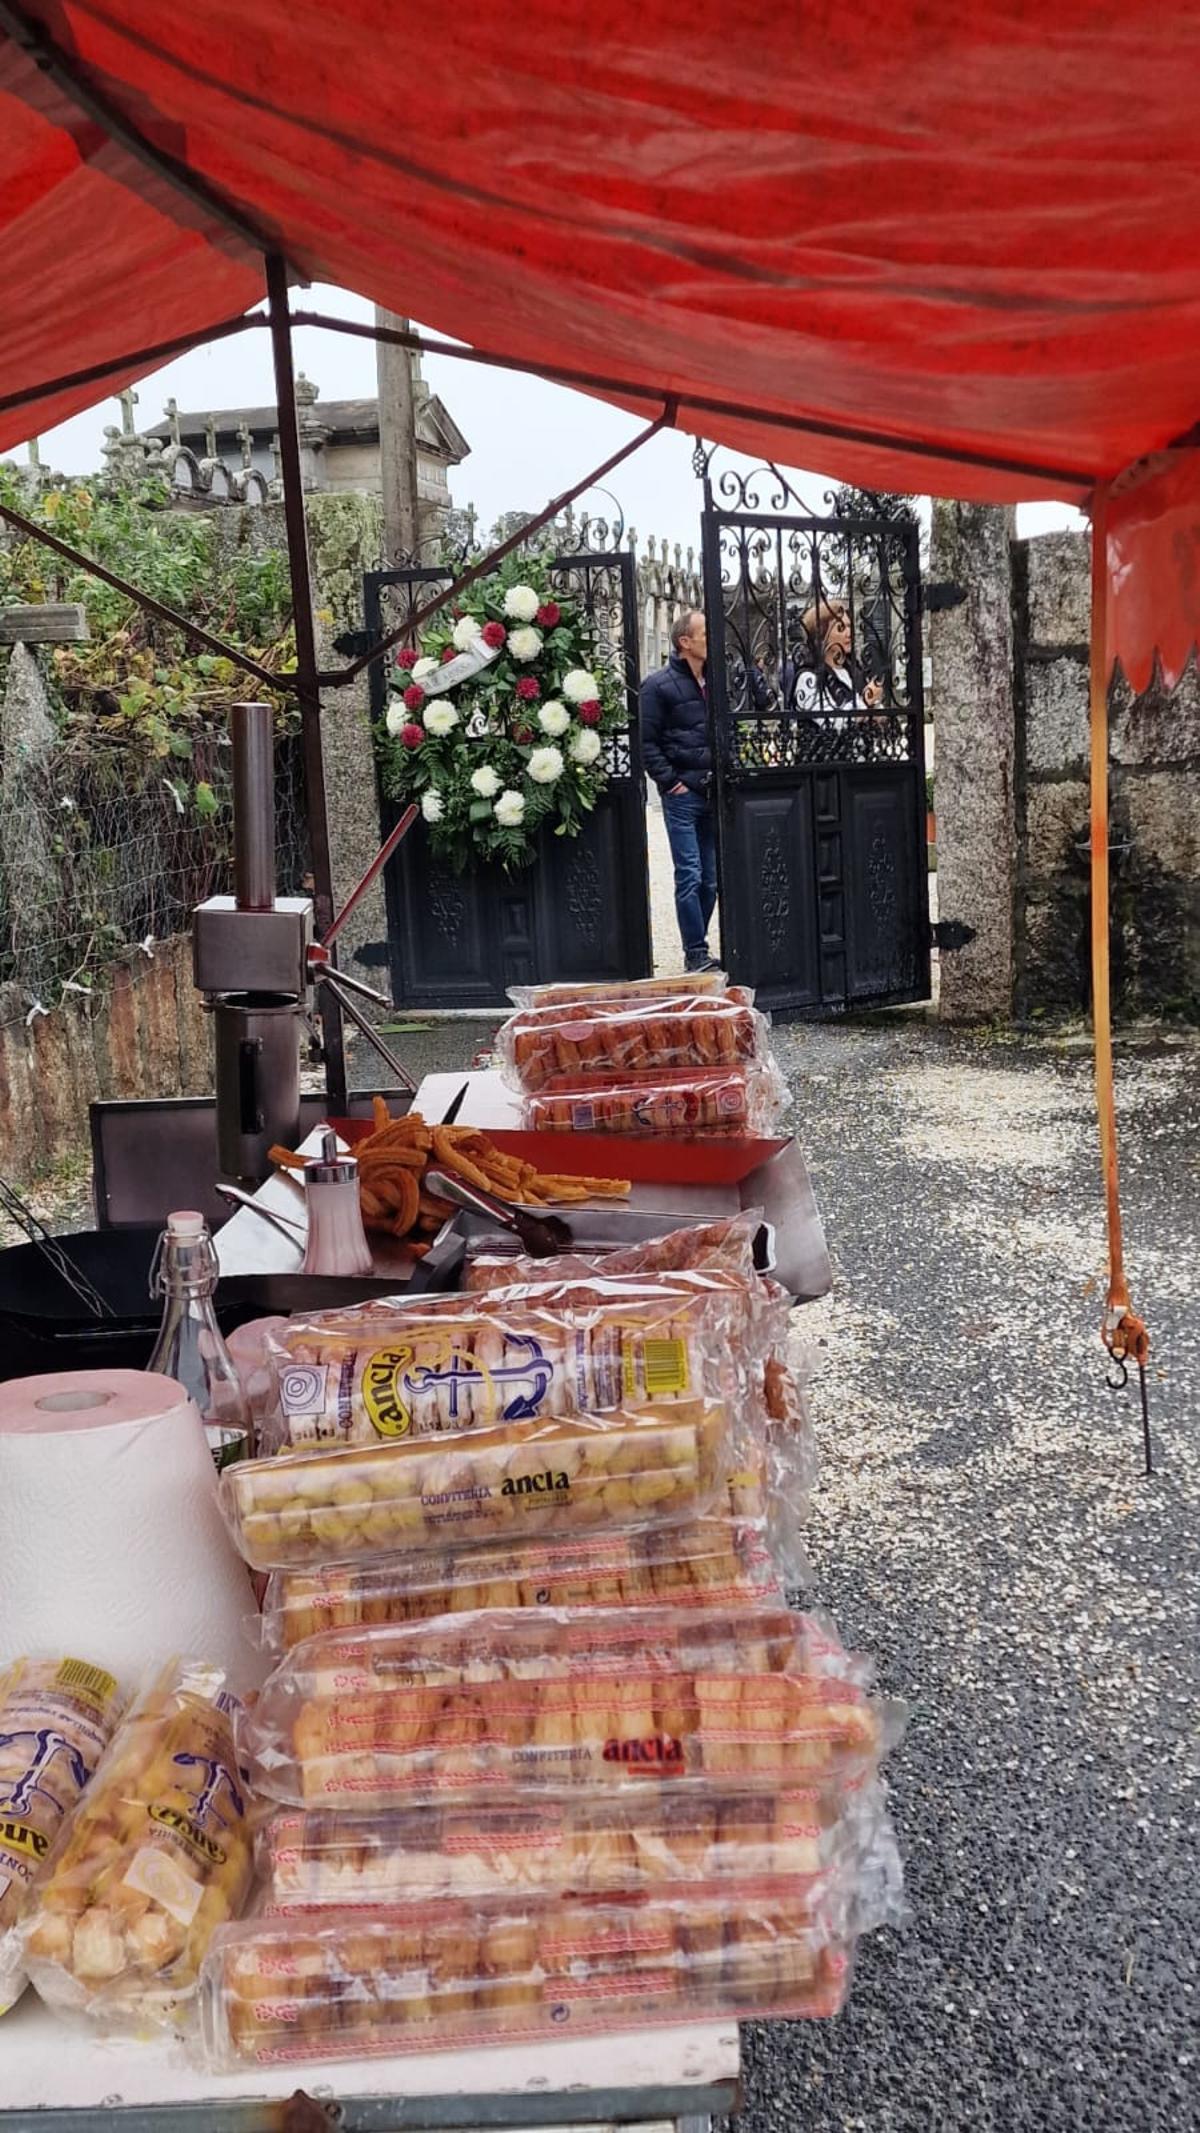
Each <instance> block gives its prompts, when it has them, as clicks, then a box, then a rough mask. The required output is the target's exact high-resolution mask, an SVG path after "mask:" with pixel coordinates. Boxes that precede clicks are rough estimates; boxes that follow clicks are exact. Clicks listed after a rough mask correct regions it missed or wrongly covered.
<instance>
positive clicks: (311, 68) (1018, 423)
mask: <svg viewBox="0 0 1200 2133" xmlns="http://www.w3.org/2000/svg"><path fill="white" fill-rule="evenodd" d="M4 22H6V23H7V24H8V26H9V29H10V32H11V34H10V36H9V39H8V40H7V41H6V42H5V43H4V44H3V45H0V260H2V262H3V272H4V282H5V302H4V305H3V314H2V317H0V396H3V395H4V394H6V393H10V392H14V391H18V390H21V389H23V388H28V387H29V386H31V385H35V384H37V383H38V382H39V380H48V379H51V378H54V377H57V376H61V375H63V374H66V373H69V372H71V371H73V370H75V369H77V368H81V367H83V366H85V365H87V364H89V363H94V362H98V361H101V360H103V359H105V358H106V357H111V356H117V355H120V354H122V353H123V352H125V351H129V350H133V349H136V348H139V347H142V346H146V345H149V344H151V343H154V342H157V341H160V340H162V339H164V338H165V337H167V336H169V335H172V334H176V333H181V332H185V331H188V330H190V329H193V328H200V327H203V326H205V325H211V324H213V323H215V322H217V321H219V320H222V319H225V318H226V317H228V316H230V315H231V314H232V313H236V312H237V311H239V310H240V309H242V308H244V307H245V306H246V305H248V304H250V303H251V302H252V301H253V300H254V299H255V298H257V297H258V296H259V295H260V294H261V292H262V287H263V277H262V269H261V263H260V261H259V260H258V259H257V257H256V256H255V252H254V249H253V244H254V240H255V238H256V237H261V240H262V242H263V243H264V244H269V245H271V246H273V247H276V248H278V249H280V250H282V251H283V252H284V253H285V254H286V255H287V257H288V258H289V260H290V261H291V262H292V263H293V265H294V266H295V267H297V268H298V269H300V270H301V271H302V272H303V273H305V274H306V275H308V276H310V277H312V278H313V279H319V280H323V281H331V282H337V283H340V284H342V285H343V286H345V287H347V288H350V289H355V290H358V291H360V292H362V293H363V294H364V295H366V296H369V297H373V298H375V299H377V300H378V301H380V302H382V303H384V304H386V305H388V306H389V307H391V308H393V309H396V310H399V311H402V312H404V313H406V314H408V315H415V316H417V317H419V318H421V319H423V320H424V321H425V322H426V323H427V324H429V325H431V326H433V327H436V328H439V329H441V330H442V331H444V332H446V333H449V334H453V335H455V336H457V337H460V338H463V339H466V340H470V341H473V342H475V343H476V344H478V345H480V346H486V347H491V348H494V349H497V350H500V351H503V352H504V353H506V354H509V355H512V356H515V357H518V358H520V359H522V360H523V361H525V362H527V363H528V365H529V367H530V368H533V369H536V368H537V367H538V365H539V363H551V364H560V365H564V366H567V367H570V368H573V369H577V370H578V369H582V370H587V371H592V372H596V373H601V374H603V375H604V376H606V377H609V378H615V379H618V380H623V381H628V382H629V383H630V384H631V385H633V386H634V387H638V388H640V387H643V386H644V393H645V396H644V399H643V398H641V397H640V396H639V395H637V394H630V393H628V392H613V393H611V394H610V395H609V397H612V398H615V399H617V400H619V401H620V402H621V403H622V404H626V405H632V406H637V407H638V409H639V411H640V410H641V409H642V408H646V409H650V410H653V409H655V408H656V407H657V406H658V405H660V404H661V395H662V393H663V390H664V389H666V390H668V391H670V392H672V393H675V394H678V395H679V396H680V399H681V406H680V413H679V422H680V425H681V427H686V428H689V429H697V430H702V431H704V432H705V433H706V434H707V435H708V436H710V437H711V436H715V437H718V438H720V439H721V440H722V441H724V442H726V443H729V444H732V445H737V446H741V447H744V448H745V449H747V450H750V451H754V452H759V453H764V454H769V455H771V456H772V457H775V458H779V459H783V460H785V461H787V462H789V463H790V464H796V463H798V462H799V463H802V464H803V463H805V462H809V463H813V462H815V463H816V464H818V465H819V466H820V467H821V468H823V469H824V470H827V471H828V472H829V473H831V474H836V475H840V476H844V477H847V478H849V479H852V480H855V481H858V482H863V483H866V484H868V485H871V486H877V487H879V486H882V487H888V488H900V489H909V490H912V489H928V490H933V491H934V492H940V493H945V494H951V495H955V494H957V495H961V496H969V497H977V498H981V499H991V500H996V501H1004V500H1010V499H1014V498H1018V497H1027V496H1033V495H1039V494H1040V495H1046V494H1058V495H1074V496H1082V495H1083V494H1084V493H1085V492H1086V491H1087V489H1088V487H1089V485H1090V484H1091V483H1092V481H1093V480H1094V479H1095V478H1096V477H1098V476H1108V475H1112V474H1115V473H1116V472H1117V471H1118V470H1119V469H1120V468H1122V467H1124V466H1125V465H1127V463H1128V462H1129V461H1130V460H1132V459H1134V458H1136V457H1138V456H1139V455H1141V454H1142V453H1144V452H1146V451H1148V450H1150V449H1152V448H1154V447H1157V446H1161V445H1163V444H1165V443H1166V442H1167V441H1169V440H1170V439H1171V438H1173V437H1175V436H1176V435H1178V434H1179V433H1180V432H1181V431H1184V430H1187V429H1188V428H1189V427H1190V426H1191V424H1192V423H1193V422H1194V421H1195V420H1196V418H1197V416H1198V415H1200V361H1198V353H1200V276H1198V275H1197V270H1196V262H1197V257H1198V256H1200V127H1198V126H1197V123H1196V116H1195V83H1196V81H1197V79H1198V78H1200V66H1198V62H1200V10H1198V9H1197V8H1196V7H1195V5H1193V4H1188V0H1160V4H1158V5H1157V6H1154V7H1147V6H1146V4H1145V0H1052V4H1051V5H1049V6H1047V5H1046V0H928V4H926V5H924V6H921V7H914V6H912V5H911V4H909V5H893V4H890V0H856V4H852V5H850V6H847V5H845V4H844V0H805V4H804V6H803V7H801V6H800V5H798V4H793V5H791V6H789V5H786V4H784V5H781V4H780V0H695V4H694V5H693V6H692V7H691V8H689V9H687V10H685V11H684V12H683V13H682V14H681V13H680V11H679V9H678V8H677V7H674V6H671V7H668V6H666V5H664V4H663V0H607V4H605V5H598V4H595V0H522V4H521V5H519V6H513V5H511V4H510V5H501V4H499V0H490V4H489V0H458V4H457V5H456V6H454V7H452V8H445V9H441V10H439V9H436V8H427V7H421V8H417V7H414V6H411V5H409V6H398V5H397V4H396V0H319V4H318V0H238V4H236V5H235V4H233V0H188V4H187V5H186V6H181V7H178V8H175V9H169V8H166V7H164V6H163V4H162V0H104V4H96V5H86V6H85V5H80V4H75V0H65V4H53V0H31V4H29V5H24V6H22V7H21V8H19V9H17V10H13V9H11V8H9V7H8V6H7V5H6V0H0V23H4ZM22 22H23V23H24V24H25V25H30V24H32V25H35V26H36V27H37V28H38V29H40V30H41V31H42V32H43V33H44V34H45V35H46V36H47V37H48V38H49V39H51V40H52V42H53V45H54V46H55V48H56V49H57V51H58V52H60V53H61V54H63V55H65V57H66V58H67V60H68V63H69V65H70V67H71V68H72V69H73V70H74V71H75V74H76V76H77V78H78V79H79V80H80V81H82V82H83V83H84V84H85V85H87V86H89V87H90V88H91V89H93V90H94V91H97V92H99V93H100V94H101V95H102V96H103V97H104V98H105V99H107V100H108V102H109V103H110V104H111V105H112V106H113V107H115V108H116V110H117V111H118V112H119V113H121V114H124V116H125V117H126V119H127V120H128V121H129V122H130V124H131V125H132V126H133V127H135V128H136V129H137V130H138V131H139V132H140V133H141V134H142V135H143V136H144V137H145V139H147V140H149V141H151V142H153V143H154V144H155V146H156V147H157V148H159V149H160V150H162V151H165V152H166V153H167V154H168V155H170V156H171V157H173V158H175V159H176V160H177V162H178V163H179V164H181V165H183V166H186V168H187V170H188V171H189V172H191V173H194V174H196V176H197V177H199V178H201V179H203V180H204V181H205V182H206V183H207V185H208V186H209V187H210V188H211V190H212V192H213V194H214V195H215V196H216V197H217V199H218V200H219V201H220V202H222V203H224V204H225V205H226V206H228V207H229V208H231V209H232V210H234V211H235V212H236V215H237V216H238V217H239V218H241V221H242V223H243V225H244V228H243V234H242V236H241V237H239V236H238V235H236V234H234V233H233V232H232V231H231V230H230V229H228V228H227V227H225V226H224V224H223V223H222V221H221V220H220V219H219V217H218V216H217V215H216V214H215V213H207V212H205V211H204V210H202V209H200V208H197V207H196V206H195V205H190V204H189V203H188V202H187V201H186V200H185V198H184V197H183V195H182V194H180V193H177V192H174V191H173V190H172V188H171V186H170V185H169V183H167V182H166V181H165V180H163V179H161V178H154V177H152V176H151V175H150V173H149V172H148V171H147V170H146V168H145V167H144V166H143V165H141V164H140V163H139V162H138V161H137V160H136V158H135V157H134V156H133V155H132V154H130V153H129V152H127V151H126V150H125V149H121V148H114V147H113V146H112V145H111V144H106V141H105V135H104V133H103V131H102V130H101V127H100V126H99V125H98V124H96V123H94V122H93V121H92V120H90V119H88V118H87V117H85V116H83V115H81V113H80V111H79V108H78V105H77V104H75V105H72V103H71V101H70V100H69V99H68V98H67V97H66V96H65V95H64V94H63V93H62V92H61V89H60V88H59V87H58V86H56V85H55V84H54V83H53V82H51V81H48V80H47V78H46V76H45V75H44V74H39V72H38V71H37V69H36V68H35V66H34V65H33V64H32V63H31V61H30V59H29V57H27V56H26V55H25V54H24V53H23V52H21V51H20V50H19V49H18V46H17V44H16V43H15V42H14V41H13V40H14V38H15V37H17V36H19V35H20V33H21V28H22ZM113 382H114V385H115V384H118V383H121V382H124V381H123V380H120V379H118V380H114V381H113ZM98 389H99V388H98V387H97V386H96V385H90V386H85V387H82V388H78V389H76V390H74V391H69V392H66V393H58V394H55V395H53V396H50V397H43V398H40V399H38V400H36V401H34V402H33V403H32V404H30V405H27V406H25V407H24V408H21V409H16V410H10V411H9V412H8V413H6V414H0V446H3V445H5V444H7V443H12V442H16V441H18V440H19V439H20V438H21V437H22V436H26V435H28V434H29V433H30V432H31V431H37V430H45V429H46V428H48V427H49V426H51V425H52V424H53V423H54V422H56V421H59V420H61V419H62V418H63V417H64V416H66V415H68V414H70V413H71V412H73V411H74V410H75V409H78V408H79V407H82V406H85V405H87V404H89V403H90V402H91V401H93V400H94V399H95V397H96V395H97V391H98ZM106 389H111V388H106ZM697 400H698V401H700V402H706V401H713V400H716V401H723V402H736V403H739V404H740V405H741V406H742V407H744V408H746V409H748V410H753V411H756V412H753V413H746V414H742V415H739V414H737V413H735V412H732V411H727V412H725V413H723V414H722V413H714V412H713V411H712V410H711V409H708V408H705V407H703V406H700V407H697V406H695V404H694V403H695V402H696V401H697ZM689 403H693V404H689ZM804 423H810V424H812V425H814V427H813V428H812V429H811V430H810V431H806V430H805V429H804V428H803V427H800V428H797V427H794V426H793V425H795V424H801V425H802V424H804ZM845 429H850V430H859V431H866V432H870V433H871V435H872V436H873V437H874V438H876V439H878V440H879V442H878V443H873V444H869V445H868V444H863V443H853V442H850V441H847V440H846V439H844V438H843V437H841V436H840V434H839V433H840V432H841V431H842V430H845ZM905 443H908V444H912V443H920V444H923V445H925V446H926V447H928V448H929V450H928V452H927V454H926V455H925V456H917V457H914V456H912V455H911V454H910V453H909V452H906V451H905V450H904V449H903V446H904V444H905ZM981 458H982V459H985V460H996V461H1001V462H1004V463H1006V464H1007V465H1009V466H1011V467H1015V468H1017V469H1028V470H1029V471H1016V472H1004V471H1000V470H997V469H994V468H988V467H984V466H980V465H979V464H977V463H976V462H977V461H978V460H979V459H981ZM1039 468H1041V469H1046V470H1048V471H1047V472H1046V473H1044V474H1039V473H1038V472H1036V471H1034V470H1036V469H1039Z"/></svg>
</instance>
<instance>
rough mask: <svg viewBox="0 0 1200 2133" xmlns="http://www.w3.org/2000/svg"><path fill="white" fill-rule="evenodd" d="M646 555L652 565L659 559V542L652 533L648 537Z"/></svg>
mask: <svg viewBox="0 0 1200 2133" xmlns="http://www.w3.org/2000/svg"><path fill="white" fill-rule="evenodd" d="M646 555H647V558H648V560H649V561H650V562H651V563H653V562H654V561H655V560H656V559H657V555H658V542H657V541H656V539H655V537H654V535H653V534H652V533H648V534H647V535H646Z"/></svg>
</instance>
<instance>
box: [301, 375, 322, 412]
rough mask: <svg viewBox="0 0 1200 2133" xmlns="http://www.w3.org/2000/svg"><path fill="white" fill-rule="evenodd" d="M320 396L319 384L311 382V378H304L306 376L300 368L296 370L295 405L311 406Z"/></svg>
mask: <svg viewBox="0 0 1200 2133" xmlns="http://www.w3.org/2000/svg"><path fill="white" fill-rule="evenodd" d="M320 397H321V388H320V386H319V385H314V384H313V381H312V379H311V378H306V377H305V375H304V372H303V371H302V370H300V371H297V373H296V405H297V407H312V406H313V405H314V404H315V402H316V401H317V400H319V399H320Z"/></svg>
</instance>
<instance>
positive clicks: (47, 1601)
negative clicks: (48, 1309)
mask: <svg viewBox="0 0 1200 2133" xmlns="http://www.w3.org/2000/svg"><path fill="white" fill-rule="evenodd" d="M253 1611H254V1600H253V1595H252V1593H251V1591H250V1584H249V1579H248V1577H247V1573H246V1571H245V1569H244V1567H243V1565H242V1564H241V1562H240V1561H239V1559H238V1557H237V1555H236V1553H235V1551H234V1547H233V1543H232V1541H231V1540H230V1539H229V1536H228V1534H227V1533H226V1531H225V1528H224V1526H223V1524H222V1522H221V1517H220V1513H219V1511H218V1509H217V1498H216V1473H215V1471H214V1468H213V1462H212V1455H211V1453H210V1452H209V1448H208V1443H207V1440H206V1438H205V1435H204V1429H203V1425H202V1424H201V1421H200V1417H199V1415H198V1414H197V1412H196V1409H195V1407H194V1406H193V1404H192V1402H191V1400H189V1398H188V1396H187V1394H186V1393H185V1391H184V1390H183V1387H182V1386H181V1385H177V1384H176V1383H175V1381H174V1379H173V1378H164V1377H158V1376H152V1375H151V1374H150V1373H149V1372H148V1371H140V1370H76V1371H59V1372H57V1373H55V1374H54V1375H53V1376H48V1377H38V1378H14V1379H13V1380H11V1381H10V1383H8V1384H7V1385H0V1665H3V1664H4V1663H5V1662H6V1661H8V1660H9V1659H14V1658H16V1657H18V1656H19V1655H20V1654H21V1653H22V1652H31V1653H43V1652H59V1651H72V1652H73V1651H76V1650H80V1651H86V1652H87V1654H88V1657H89V1659H91V1660H92V1661H93V1662H94V1663H95V1664H96V1665H98V1666H104V1667H107V1668H108V1669H109V1670H110V1672H112V1673H114V1674H116V1675H117V1677H118V1679H119V1680H120V1681H121V1682H122V1683H123V1684H125V1685H126V1686H127V1687H129V1688H131V1689H132V1688H134V1687H136V1686H137V1684H138V1683H139V1682H140V1681H141V1680H142V1679H143V1678H144V1676H145V1675H146V1674H147V1673H148V1672H150V1671H151V1670H153V1669H157V1668H158V1667H159V1666H161V1665H162V1664H163V1662H164V1661H166V1660H169V1659H172V1658H174V1657H176V1656H180V1655H184V1654H195V1655H196V1656H197V1657H200V1658H208V1659H212V1660H214V1661H216V1662H217V1663H219V1664H221V1665H223V1666H225V1667H226V1668H227V1669H228V1670H229V1674H230V1678H231V1681H232V1683H233V1684H234V1685H235V1686H236V1687H238V1688H240V1689H245V1688H248V1687H252V1686H254V1685H255V1683H256V1682H257V1680H258V1679H259V1678H260V1677H261V1671H262V1660H261V1655H259V1654H258V1653H256V1652H255V1651H254V1650H253V1648H252V1646H251V1644H250V1640H249V1638H248V1636H247V1634H246V1628H245V1624H246V1619H247V1617H248V1616H250V1615H252V1614H253Z"/></svg>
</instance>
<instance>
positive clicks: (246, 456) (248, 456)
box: [235, 415, 254, 467]
mask: <svg viewBox="0 0 1200 2133" xmlns="http://www.w3.org/2000/svg"><path fill="white" fill-rule="evenodd" d="M235 434H236V437H237V441H238V443H239V444H240V445H241V448H242V465H243V466H244V467H252V466H253V465H254V438H253V435H252V434H251V429H250V424H249V423H248V422H247V420H246V418H245V416H244V415H243V417H242V419H241V421H240V422H239V423H238V426H237V430H236V432H235Z"/></svg>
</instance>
